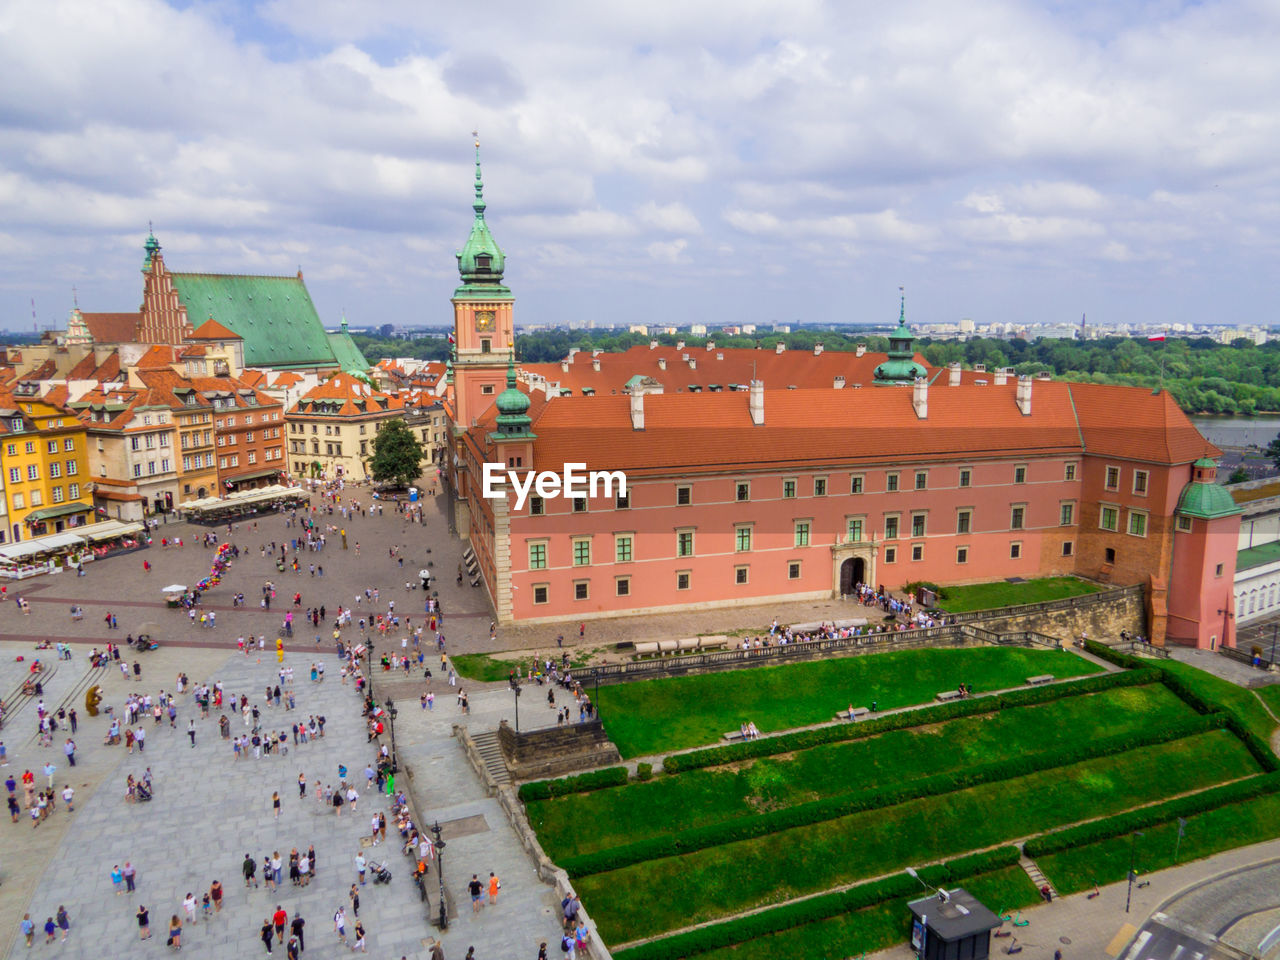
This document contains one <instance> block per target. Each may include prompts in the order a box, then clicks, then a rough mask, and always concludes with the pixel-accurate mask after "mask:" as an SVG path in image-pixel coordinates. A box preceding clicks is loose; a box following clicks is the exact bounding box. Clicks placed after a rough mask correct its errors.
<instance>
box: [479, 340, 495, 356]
mask: <svg viewBox="0 0 1280 960" xmlns="http://www.w3.org/2000/svg"><path fill="white" fill-rule="evenodd" d="M480 352H481V353H492V352H493V341H492V340H490V339H489V338H488V337H482V338H481V340H480Z"/></svg>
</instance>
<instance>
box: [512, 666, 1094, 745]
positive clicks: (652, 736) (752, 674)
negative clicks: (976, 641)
mask: <svg viewBox="0 0 1280 960" xmlns="http://www.w3.org/2000/svg"><path fill="white" fill-rule="evenodd" d="M1096 672H1098V668H1097V667H1095V666H1093V665H1092V664H1090V663H1089V662H1088V661H1086V660H1084V659H1083V658H1081V657H1077V656H1075V655H1074V654H1071V653H1068V652H1065V651H1057V650H1033V649H1025V648H1022V647H1013V648H1010V647H1002V648H995V647H978V648H972V649H958V650H903V651H896V652H893V653H877V654H868V655H864V656H855V657H841V658H838V659H834V660H819V661H814V662H811V663H798V664H790V665H786V666H778V667H756V668H752V669H747V670H734V671H729V672H725V673H711V674H703V675H701V676H692V677H673V678H667V679H662V680H645V681H640V682H637V683H621V684H616V685H610V686H607V687H601V688H600V716H601V719H603V720H604V724H605V728H606V730H607V731H608V733H609V738H610V739H611V740H612V741H613V742H614V743H615V744H617V746H618V749H619V751H621V753H622V755H623V756H624V757H637V756H645V755H648V754H653V753H659V752H663V751H669V750H679V749H683V748H685V747H694V746H699V745H703V744H710V743H716V742H718V741H719V740H720V738H721V735H722V734H723V733H725V732H726V731H728V730H737V729H738V727H739V726H740V725H741V724H742V723H743V722H744V721H747V720H750V721H752V722H754V723H755V725H756V726H757V727H758V728H759V729H760V730H761V731H763V732H770V731H775V730H788V729H791V728H794V727H803V726H808V725H810V724H814V723H821V722H824V721H829V720H830V719H831V718H832V717H833V716H834V715H835V713H836V711H837V710H842V709H844V708H845V707H847V706H848V705H849V704H850V703H852V704H853V705H854V706H870V705H871V702H872V701H873V700H874V701H877V703H878V706H879V708H880V709H881V710H885V709H892V708H894V707H905V706H910V705H913V704H919V703H928V702H931V701H932V700H933V699H934V697H935V695H936V694H937V693H938V692H939V691H942V690H954V689H955V687H956V686H957V685H958V684H959V683H961V682H964V683H968V684H969V685H970V686H971V687H972V688H973V689H974V691H976V692H979V693H981V692H984V691H989V690H1000V689H1006V688H1009V687H1017V686H1020V685H1022V684H1023V683H1024V682H1025V681H1026V678H1027V677H1031V676H1036V675H1037V674H1044V673H1051V674H1054V675H1055V676H1058V677H1078V676H1085V675H1087V674H1092V673H1096ZM504 676H505V674H504Z"/></svg>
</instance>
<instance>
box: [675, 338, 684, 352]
mask: <svg viewBox="0 0 1280 960" xmlns="http://www.w3.org/2000/svg"><path fill="white" fill-rule="evenodd" d="M676 349H677V350H683V349H684V341H683V340H677V341H676Z"/></svg>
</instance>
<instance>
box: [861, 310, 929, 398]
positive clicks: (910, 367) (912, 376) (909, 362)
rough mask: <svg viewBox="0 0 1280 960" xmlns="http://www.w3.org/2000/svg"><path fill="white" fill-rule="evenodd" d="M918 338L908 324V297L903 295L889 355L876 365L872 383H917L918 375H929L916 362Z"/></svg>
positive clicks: (884, 384)
mask: <svg viewBox="0 0 1280 960" xmlns="http://www.w3.org/2000/svg"><path fill="white" fill-rule="evenodd" d="M915 343H916V338H915V334H913V333H912V332H911V328H910V327H908V326H907V298H906V296H905V295H903V296H901V297H900V299H899V304H898V329H896V330H894V331H893V333H891V334H889V351H888V357H889V359H888V360H886V361H885V362H884V363H882V364H880V365H879V366H878V367H876V370H875V378H874V379H873V380H872V383H874V384H876V385H879V386H891V385H895V384H910V383H915V381H916V377H927V376H928V375H929V371H928V370H926V369H925V368H924V367H922V366H921V365H920V364H918V363H916V361H915V356H916V348H915Z"/></svg>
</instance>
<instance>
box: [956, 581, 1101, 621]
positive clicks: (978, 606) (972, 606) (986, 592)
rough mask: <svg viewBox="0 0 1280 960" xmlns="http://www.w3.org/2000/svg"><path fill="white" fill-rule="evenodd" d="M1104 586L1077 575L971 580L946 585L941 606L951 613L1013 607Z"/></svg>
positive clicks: (1083, 592)
mask: <svg viewBox="0 0 1280 960" xmlns="http://www.w3.org/2000/svg"><path fill="white" fill-rule="evenodd" d="M1101 589H1102V588H1101V587H1100V586H1098V585H1097V584H1095V583H1086V582H1085V581H1083V580H1077V579H1076V578H1075V577H1044V578H1042V579H1039V580H1027V581H1025V582H1023V583H1009V582H1008V581H1006V580H996V581H994V582H992V583H971V584H968V585H967V586H962V587H943V591H944V592H945V594H946V599H941V598H940V599H939V600H938V606H939V607H941V608H942V609H943V610H945V611H946V612H947V613H968V612H969V611H970V610H990V609H992V608H993V607H1011V606H1015V605H1017V604H1020V603H1042V602H1044V601H1045V600H1061V599H1063V598H1064V597H1078V596H1082V595H1083V594H1086V593H1097V592H1098V591H1099V590H1101Z"/></svg>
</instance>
